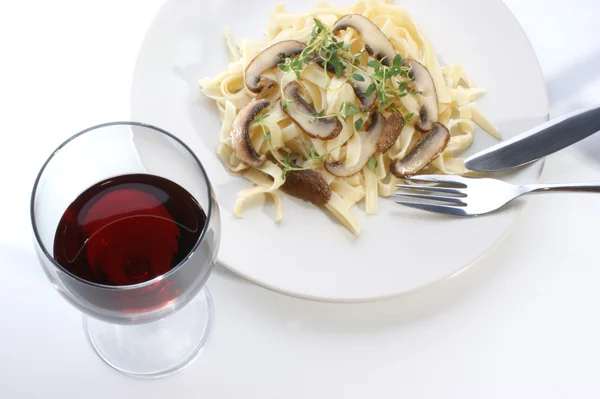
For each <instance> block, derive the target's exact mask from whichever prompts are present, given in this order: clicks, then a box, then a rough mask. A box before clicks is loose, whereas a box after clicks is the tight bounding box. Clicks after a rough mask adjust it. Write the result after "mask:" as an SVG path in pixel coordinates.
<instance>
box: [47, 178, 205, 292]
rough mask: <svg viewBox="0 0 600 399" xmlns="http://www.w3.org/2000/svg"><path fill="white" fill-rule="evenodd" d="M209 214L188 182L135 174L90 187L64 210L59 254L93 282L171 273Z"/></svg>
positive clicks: (120, 283) (119, 281) (116, 282)
mask: <svg viewBox="0 0 600 399" xmlns="http://www.w3.org/2000/svg"><path fill="white" fill-rule="evenodd" d="M205 223H206V214H205V213H204V211H203V210H202V208H201V207H200V205H199V204H198V202H197V201H196V200H195V199H194V197H193V196H192V195H191V194H190V193H189V192H187V191H186V190H185V189H184V188H183V187H181V186H179V185H178V184H176V183H173V182H172V181H170V180H167V179H164V178H162V177H158V176H154V175H145V174H131V175H123V176H118V177H113V178H110V179H107V180H104V181H101V182H99V183H97V184H95V185H93V186H92V187H90V188H88V189H87V190H85V191H84V192H83V193H82V194H80V195H79V197H77V199H75V201H73V203H72V204H71V205H69V207H68V208H67V210H66V211H65V213H64V215H63V216H62V218H61V220H60V222H59V224H58V227H57V229H56V235H55V238H54V258H55V259H56V261H57V262H58V263H59V264H60V265H61V266H62V267H64V268H65V269H66V270H68V271H69V272H71V273H73V274H74V275H76V276H78V277H81V278H82V279H85V280H88V281H90V282H94V283H98V284H104V285H113V286H124V285H131V284H138V283H142V282H144V281H148V280H151V279H153V278H155V277H158V276H161V275H163V274H165V273H167V272H168V271H169V270H171V269H172V268H174V267H175V266H177V265H178V264H179V263H180V262H181V261H182V260H183V259H184V258H185V257H186V256H187V255H188V254H189V253H190V251H191V250H192V249H193V248H194V246H195V245H196V243H197V241H198V239H199V237H200V234H201V233H202V230H203V228H204V225H205Z"/></svg>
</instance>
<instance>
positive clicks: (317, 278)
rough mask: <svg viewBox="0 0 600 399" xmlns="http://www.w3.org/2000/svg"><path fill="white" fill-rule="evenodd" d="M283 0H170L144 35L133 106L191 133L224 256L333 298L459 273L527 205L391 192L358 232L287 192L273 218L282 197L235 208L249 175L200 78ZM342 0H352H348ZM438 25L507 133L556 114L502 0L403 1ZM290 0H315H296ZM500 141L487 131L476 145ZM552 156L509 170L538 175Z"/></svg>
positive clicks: (453, 57)
mask: <svg viewBox="0 0 600 399" xmlns="http://www.w3.org/2000/svg"><path fill="white" fill-rule="evenodd" d="M275 2H276V1H273V0H253V1H237V0H221V1H214V2H208V1H202V0H171V1H169V2H168V3H167V4H165V6H164V7H163V8H162V9H161V10H160V12H159V14H158V16H157V17H156V19H155V20H154V22H153V23H152V25H151V27H150V29H149V31H148V33H147V35H146V38H145V40H144V42H143V45H142V47H141V50H140V53H139V58H138V61H137V66H136V70H135V75H134V79H133V89H132V118H133V119H134V120H138V121H143V122H147V123H151V124H155V125H158V126H160V127H162V128H164V129H167V130H168V131H170V132H172V133H174V134H176V135H177V136H178V137H180V138H181V139H183V140H184V141H185V142H186V143H188V144H189V145H190V146H191V147H192V149H193V150H194V151H195V152H196V153H197V155H198V156H199V158H200V160H202V162H203V163H204V165H205V167H206V169H207V171H208V174H209V176H210V178H211V181H212V184H213V186H214V188H215V191H216V195H217V199H218V201H219V204H220V205H221V210H222V215H223V216H222V219H223V235H222V239H221V250H220V254H219V260H220V262H221V263H222V264H223V265H224V266H225V267H227V268H229V269H231V270H232V271H234V272H235V273H238V274H240V275H242V276H244V277H246V278H247V279H249V280H251V281H253V282H256V283H257V284H260V285H263V286H265V287H268V288H270V289H273V290H276V291H280V292H283V293H286V294H289V295H293V296H298V297H304V298H310V299H316V300H327V301H363V300H374V299H378V298H384V297H389V296H393V295H397V294H400V293H404V292H407V291H411V290H415V289H417V288H420V287H423V286H425V285H427V284H430V283H432V282H434V281H437V280H440V279H443V278H446V277H449V276H452V275H454V274H456V273H458V272H460V271H461V270H463V269H464V268H465V267H467V266H468V265H470V264H471V263H473V262H474V261H475V260H476V259H478V258H479V257H480V256H481V255H482V254H483V253H484V252H485V251H486V249H488V248H489V247H490V246H491V245H492V244H493V243H494V242H496V241H498V240H499V238H501V236H502V235H503V234H504V233H505V232H506V231H507V230H508V228H509V226H510V225H511V223H512V222H513V221H514V220H515V219H516V218H517V216H518V215H519V208H520V206H519V205H517V206H513V207H509V208H506V209H504V210H503V211H501V212H498V213H495V214H492V215H487V216H483V217H479V218H474V219H458V218H451V217H444V216H440V215H434V214H428V213H424V212H419V211H416V210H412V209H408V208H404V207H401V206H399V205H396V204H394V203H393V202H392V201H391V200H383V199H382V200H381V201H380V205H379V214H378V215H377V216H369V217H367V216H365V215H364V213H363V212H362V210H360V209H356V210H355V213H356V214H358V215H359V217H360V219H361V221H362V223H363V231H362V234H361V235H360V237H354V236H353V235H352V234H351V233H350V232H348V231H347V230H346V229H345V228H344V227H342V226H341V225H340V224H339V223H337V222H336V221H335V220H334V219H333V218H332V217H331V216H330V215H329V214H328V213H327V212H325V211H323V210H321V209H319V208H317V207H315V206H312V205H311V204H308V203H304V202H302V201H298V200H296V199H294V198H290V197H286V198H284V211H285V216H284V219H283V221H281V222H280V223H275V222H273V209H272V207H271V206H266V207H264V206H260V205H259V206H254V207H252V208H250V209H248V210H247V211H246V213H245V216H244V219H236V218H235V217H234V216H233V215H232V214H231V210H232V207H233V203H234V201H235V199H236V195H237V192H238V191H239V190H240V189H242V188H245V187H248V186H249V183H248V182H247V181H246V180H245V179H243V178H242V177H235V176H231V175H229V174H228V173H227V172H226V171H225V170H224V168H223V166H222V165H221V164H220V162H219V161H218V159H217V157H216V155H215V152H214V148H215V146H216V142H217V137H218V132H219V126H220V122H219V117H218V114H217V110H216V107H215V106H214V105H213V104H212V103H211V102H210V101H208V100H207V99H205V98H202V96H201V94H200V91H199V88H198V83H197V82H198V79H200V78H202V77H205V76H214V75H215V74H217V73H219V72H220V71H221V70H223V69H224V68H226V66H227V62H228V55H227V52H226V47H225V43H224V38H223V32H224V28H225V27H226V26H229V27H230V28H231V30H232V32H233V34H234V37H235V38H241V37H249V38H253V39H262V38H263V36H262V32H264V30H265V27H266V23H267V19H268V15H269V13H270V12H271V10H272V9H273V5H274V4H275ZM333 3H348V0H347V1H342V0H338V1H337V2H336V1H334V2H333ZM399 4H400V5H401V6H403V7H405V8H406V9H408V10H409V11H410V12H411V14H412V15H413V17H414V18H415V20H416V21H417V23H419V24H420V25H421V26H422V27H423V28H424V29H425V31H426V32H427V33H428V34H429V36H430V38H431V40H432V41H433V44H434V46H435V47H436V49H437V51H438V54H439V55H440V59H441V61H442V63H453V62H460V63H461V64H463V65H464V67H465V70H466V72H467V74H468V76H469V77H470V78H471V79H472V80H473V81H474V82H476V83H477V84H479V85H481V86H483V87H485V88H486V89H487V90H488V92H487V93H486V95H485V97H484V98H483V99H482V100H480V101H479V107H480V109H481V110H482V111H483V112H485V114H486V115H487V116H488V117H489V118H490V119H491V120H492V121H493V122H494V123H496V124H497V125H498V126H499V127H500V128H501V130H502V132H503V135H504V137H505V138H508V137H511V136H513V135H516V134H518V133H521V132H523V131H524V130H526V129H528V128H530V127H533V126H534V125H536V124H538V123H541V122H543V121H545V120H546V119H547V115H548V101H547V96H546V89H545V86H544V81H543V78H542V75H541V72H540V69H539V65H538V63H537V60H536V57H535V54H534V53H533V50H532V49H531V46H530V44H529V42H528V40H527V38H526V37H525V35H524V33H523V31H522V30H521V28H520V27H519V24H518V23H517V22H516V20H515V19H514V18H513V16H512V15H511V14H510V12H509V11H508V9H507V8H506V7H505V6H504V4H503V3H502V2H501V1H500V0H488V1H482V0H435V1H431V0H430V1H418V0H415V1H404V2H400V3H399ZM287 5H288V9H289V10H290V11H302V10H307V9H308V8H309V7H311V6H312V4H311V3H308V2H306V1H300V0H298V1H291V0H289V1H288V2H287ZM493 143H494V140H493V139H491V138H490V137H488V136H487V135H486V134H485V133H483V132H482V131H478V132H477V135H476V139H475V142H474V144H473V146H472V148H471V150H470V151H469V153H472V152H474V151H478V150H481V149H483V148H485V147H487V146H489V145H491V144H493ZM541 168H542V164H541V163H536V164H533V165H531V166H529V167H527V168H525V169H523V170H520V171H519V172H518V173H515V174H512V175H510V176H507V180H510V181H515V182H533V181H535V180H536V179H537V177H538V176H539V173H540V171H541Z"/></svg>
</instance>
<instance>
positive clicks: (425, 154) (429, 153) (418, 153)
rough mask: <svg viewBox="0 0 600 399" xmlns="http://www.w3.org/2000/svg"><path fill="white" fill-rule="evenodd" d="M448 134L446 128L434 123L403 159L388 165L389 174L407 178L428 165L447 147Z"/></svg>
mask: <svg viewBox="0 0 600 399" xmlns="http://www.w3.org/2000/svg"><path fill="white" fill-rule="evenodd" d="M449 140H450V132H449V131H448V129H447V128H446V126H444V125H442V124H441V123H438V122H435V123H434V124H433V130H432V131H431V133H429V134H428V135H427V137H425V139H424V140H423V141H421V142H420V143H419V144H418V145H417V146H416V147H415V148H414V149H413V150H412V151H411V152H409V153H408V155H407V156H405V157H404V158H403V159H397V160H395V161H394V162H392V164H391V165H390V172H392V173H393V174H394V176H396V177H407V176H412V175H414V174H416V173H417V172H418V171H420V170H421V169H423V168H424V167H425V166H427V165H429V163H430V162H431V161H433V160H434V159H436V158H437V157H438V156H439V155H440V154H441V153H442V151H444V149H445V148H446V146H447V145H448V141H449Z"/></svg>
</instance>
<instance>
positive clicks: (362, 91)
mask: <svg viewBox="0 0 600 399" xmlns="http://www.w3.org/2000/svg"><path fill="white" fill-rule="evenodd" d="M315 62H316V63H317V64H318V65H319V66H320V67H321V68H324V66H323V64H324V62H323V58H321V57H317V58H315ZM327 72H331V73H335V70H334V69H333V66H331V64H327ZM354 75H360V76H362V78H363V79H362V80H357V79H355V78H354ZM348 82H349V83H350V85H351V86H352V90H354V94H355V95H356V98H358V100H359V101H360V103H361V104H362V107H363V109H364V110H369V109H371V107H373V104H375V100H376V93H375V91H373V92H372V93H370V94H369V95H367V89H368V88H369V86H371V84H372V83H373V79H372V78H371V76H370V75H369V74H368V73H366V72H363V71H359V70H354V71H353V73H352V75H350V77H349V78H348Z"/></svg>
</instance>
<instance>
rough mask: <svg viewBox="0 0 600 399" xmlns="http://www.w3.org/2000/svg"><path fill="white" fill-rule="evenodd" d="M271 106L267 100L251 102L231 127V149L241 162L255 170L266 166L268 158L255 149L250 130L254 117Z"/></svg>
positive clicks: (241, 111)
mask: <svg viewBox="0 0 600 399" xmlns="http://www.w3.org/2000/svg"><path fill="white" fill-rule="evenodd" d="M269 104H270V102H269V100H265V99H254V100H252V101H250V102H249V103H248V105H246V106H245V107H244V108H242V109H241V110H240V112H239V113H238V114H237V116H236V117H235V119H234V120H233V125H232V126H231V147H233V150H234V151H235V155H237V157H238V159H239V160H240V162H242V163H244V164H246V165H248V166H251V167H254V168H257V167H259V166H261V165H262V164H264V163H265V161H266V160H267V158H266V157H265V156H264V155H259V154H258V153H257V152H256V150H255V149H254V146H253V145H252V140H251V139H250V132H249V131H248V129H249V127H250V123H252V121H253V120H254V117H255V116H256V115H258V113H259V112H260V111H262V110H263V109H265V108H266V107H268V106H269Z"/></svg>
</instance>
